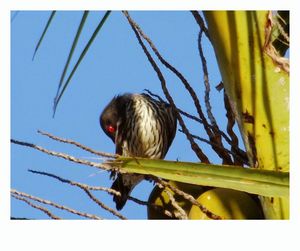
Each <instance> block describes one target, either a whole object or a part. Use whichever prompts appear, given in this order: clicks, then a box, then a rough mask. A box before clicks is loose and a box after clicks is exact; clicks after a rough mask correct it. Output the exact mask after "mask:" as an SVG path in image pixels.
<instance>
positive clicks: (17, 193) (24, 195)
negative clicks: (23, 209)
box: [11, 189, 102, 220]
mask: <svg viewBox="0 0 300 251" xmlns="http://www.w3.org/2000/svg"><path fill="white" fill-rule="evenodd" d="M11 195H12V196H14V197H15V198H16V199H19V200H23V201H25V202H26V199H24V198H28V199H30V200H33V201H37V202H39V203H42V204H46V205H50V206H53V207H56V208H58V209H61V210H65V211H67V212H69V213H72V214H76V215H79V216H82V217H85V218H90V219H97V220H101V219H102V218H100V217H98V216H96V215H93V214H88V213H83V212H79V211H77V210H75V209H72V208H69V207H66V206H63V205H59V204H57V203H54V202H52V201H49V200H45V199H42V198H39V197H36V196H33V195H30V194H27V193H24V192H20V191H17V190H16V189H11ZM22 198H23V199H22ZM26 203H27V202H26ZM28 204H29V203H28ZM31 204H32V203H31ZM31 204H29V205H30V206H32V207H34V208H37V209H39V210H41V211H43V212H44V213H46V214H48V215H49V217H51V218H53V219H60V218H59V217H57V216H53V215H52V214H51V213H50V211H49V210H47V209H45V210H44V208H41V207H39V206H34V205H33V204H32V205H31Z"/></svg>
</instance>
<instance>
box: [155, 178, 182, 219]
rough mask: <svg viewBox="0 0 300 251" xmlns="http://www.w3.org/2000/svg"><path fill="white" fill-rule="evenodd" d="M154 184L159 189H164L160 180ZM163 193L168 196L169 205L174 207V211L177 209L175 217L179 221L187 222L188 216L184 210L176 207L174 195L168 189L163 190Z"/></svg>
mask: <svg viewBox="0 0 300 251" xmlns="http://www.w3.org/2000/svg"><path fill="white" fill-rule="evenodd" d="M155 182H156V184H157V185H158V187H159V188H165V187H166V186H165V185H163V183H162V182H161V181H160V179H157V180H156V181H155ZM164 192H165V193H166V194H167V195H168V197H169V199H170V202H171V205H172V206H173V207H174V209H177V211H178V214H177V217H178V218H179V219H181V220H187V219H188V216H187V214H186V212H185V211H184V209H183V208H182V207H181V206H179V205H178V203H177V201H176V200H175V198H174V195H173V194H172V193H171V192H170V191H169V190H168V189H165V190H164Z"/></svg>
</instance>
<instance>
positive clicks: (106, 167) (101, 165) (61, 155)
mask: <svg viewBox="0 0 300 251" xmlns="http://www.w3.org/2000/svg"><path fill="white" fill-rule="evenodd" d="M11 143H14V144H17V145H21V146H26V147H30V148H33V149H36V150H38V151H41V152H43V153H46V154H49V155H52V156H56V157H59V158H63V159H66V160H69V161H71V162H75V163H78V164H82V165H87V166H92V167H96V168H99V169H102V170H105V171H118V172H120V173H125V171H124V170H120V169H119V168H117V167H111V166H110V165H109V164H105V163H95V162H92V161H88V160H83V159H79V158H75V157H73V156H71V155H68V154H65V153H60V152H55V151H51V150H48V149H45V148H43V147H41V146H38V145H35V144H31V143H27V142H23V141H18V140H14V139H11Z"/></svg>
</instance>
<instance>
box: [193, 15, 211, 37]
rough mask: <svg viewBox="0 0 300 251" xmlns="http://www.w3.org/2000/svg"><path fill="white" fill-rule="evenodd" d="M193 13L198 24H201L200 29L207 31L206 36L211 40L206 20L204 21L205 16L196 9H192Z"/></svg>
mask: <svg viewBox="0 0 300 251" xmlns="http://www.w3.org/2000/svg"><path fill="white" fill-rule="evenodd" d="M191 13H192V14H193V16H194V18H195V20H196V22H197V24H198V25H199V27H200V30H201V31H203V32H204V33H205V35H206V37H207V38H208V39H209V40H210V36H209V33H208V29H207V27H206V26H205V22H204V20H203V18H202V17H201V16H200V14H199V12H198V11H195V10H194V11H193V10H192V11H191Z"/></svg>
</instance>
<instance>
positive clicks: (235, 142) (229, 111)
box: [224, 91, 248, 166]
mask: <svg viewBox="0 0 300 251" xmlns="http://www.w3.org/2000/svg"><path fill="white" fill-rule="evenodd" d="M224 105H225V109H226V117H227V133H228V135H229V136H230V138H231V142H232V144H231V151H232V152H236V151H235V149H238V148H239V147H238V146H239V140H238V137H237V136H236V135H235V133H234V131H233V127H234V124H235V116H234V114H233V111H232V109H231V106H230V103H229V99H228V96H227V94H226V92H225V91H224ZM232 156H233V162H234V164H235V165H239V166H242V165H243V164H248V158H247V155H246V158H243V159H242V161H241V160H240V159H239V158H237V156H238V154H234V155H232Z"/></svg>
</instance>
